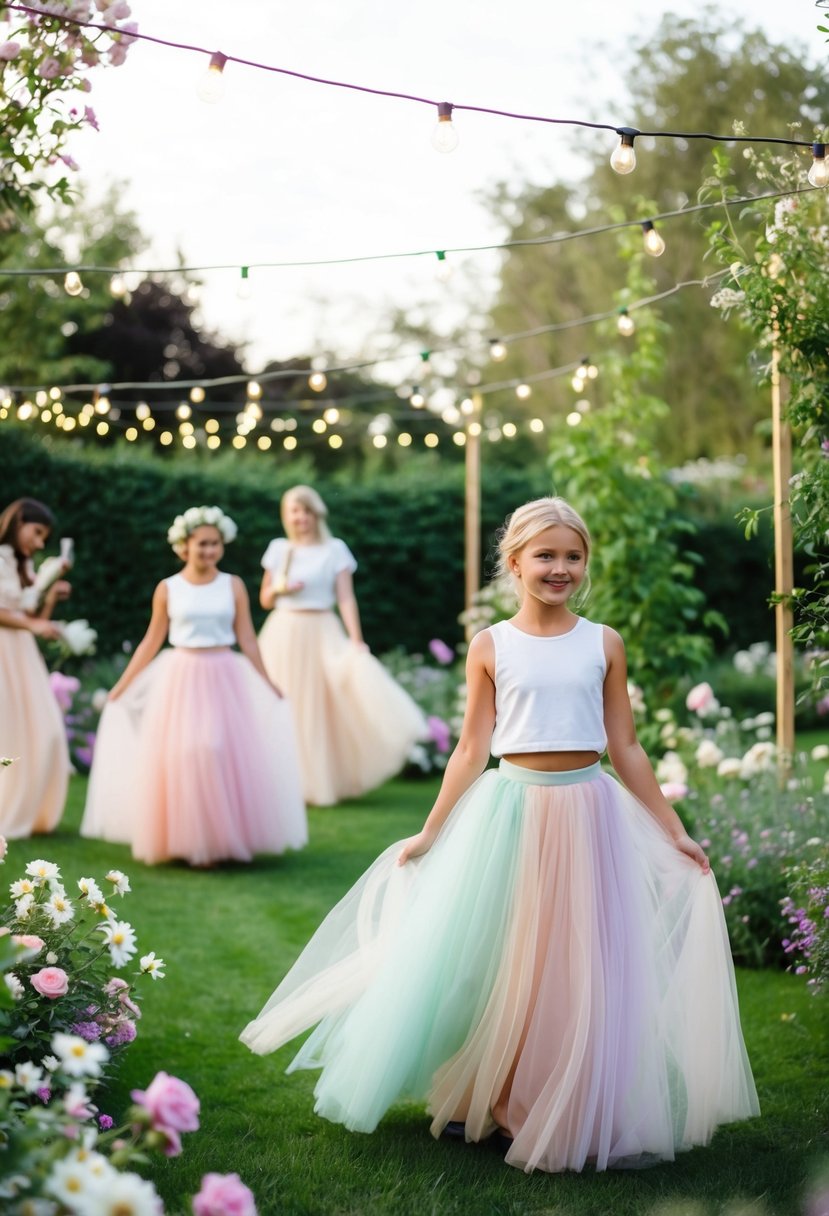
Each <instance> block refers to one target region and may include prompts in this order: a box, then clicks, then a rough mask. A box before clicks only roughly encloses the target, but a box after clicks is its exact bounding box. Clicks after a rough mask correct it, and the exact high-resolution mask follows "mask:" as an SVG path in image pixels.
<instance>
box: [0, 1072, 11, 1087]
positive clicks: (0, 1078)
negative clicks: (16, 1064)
mask: <svg viewBox="0 0 829 1216" xmlns="http://www.w3.org/2000/svg"><path fill="white" fill-rule="evenodd" d="M13 1085H14V1073H13V1072H9V1070H8V1068H0V1089H11V1087H12V1086H13Z"/></svg>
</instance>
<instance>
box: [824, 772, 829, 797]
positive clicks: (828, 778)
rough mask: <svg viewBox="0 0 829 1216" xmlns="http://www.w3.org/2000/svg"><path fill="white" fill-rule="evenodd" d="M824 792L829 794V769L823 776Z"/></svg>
mask: <svg viewBox="0 0 829 1216" xmlns="http://www.w3.org/2000/svg"><path fill="white" fill-rule="evenodd" d="M823 792H824V794H829V768H827V770H826V772H825V773H824V774H823Z"/></svg>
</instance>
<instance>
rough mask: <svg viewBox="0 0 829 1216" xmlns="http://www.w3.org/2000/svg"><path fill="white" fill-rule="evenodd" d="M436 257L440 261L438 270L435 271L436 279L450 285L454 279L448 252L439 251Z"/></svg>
mask: <svg viewBox="0 0 829 1216" xmlns="http://www.w3.org/2000/svg"><path fill="white" fill-rule="evenodd" d="M435 257H436V258H437V260H438V268H437V270H436V271H435V278H436V279H437V280H438V282H439V283H448V282H449V280H450V279H451V277H452V264H451V263H450V262H448V261H447V259H446V251H445V250H443V249H438V251H437V253H436V254H435Z"/></svg>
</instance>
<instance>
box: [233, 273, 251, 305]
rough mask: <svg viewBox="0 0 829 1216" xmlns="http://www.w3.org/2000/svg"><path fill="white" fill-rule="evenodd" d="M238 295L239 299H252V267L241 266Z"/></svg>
mask: <svg viewBox="0 0 829 1216" xmlns="http://www.w3.org/2000/svg"><path fill="white" fill-rule="evenodd" d="M236 297H237V299H239V300H249V299H250V268H249V267H248V266H240V267H239V284H238V286H237V288H236Z"/></svg>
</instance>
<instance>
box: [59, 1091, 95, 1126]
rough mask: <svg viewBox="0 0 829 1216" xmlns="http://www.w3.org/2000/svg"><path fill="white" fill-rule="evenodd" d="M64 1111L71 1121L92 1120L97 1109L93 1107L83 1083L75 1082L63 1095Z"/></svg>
mask: <svg viewBox="0 0 829 1216" xmlns="http://www.w3.org/2000/svg"><path fill="white" fill-rule="evenodd" d="M63 1109H64V1110H65V1111H66V1113H67V1115H68V1116H69V1118H70V1119H79V1120H84V1119H91V1118H92V1116H93V1115H94V1114H95V1111H96V1110H97V1107H95V1106H93V1105H92V1103H91V1102H90V1100H89V1094H88V1093H87V1092H86V1086H85V1085H84V1083H83V1081H73V1082H72V1084H71V1085H70V1086H69V1088H68V1089H67V1091H66V1093H65V1094H64V1095H63Z"/></svg>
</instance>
